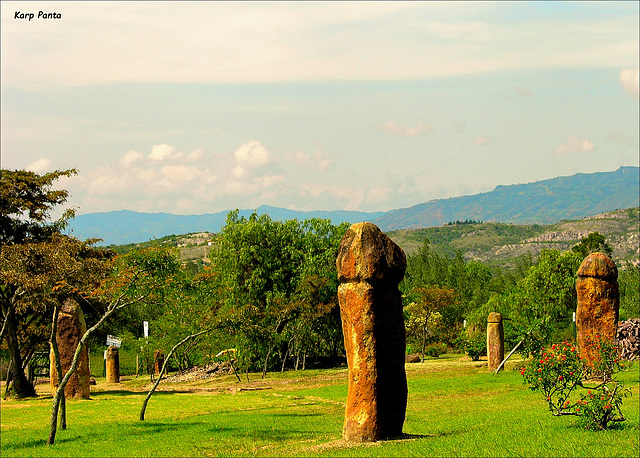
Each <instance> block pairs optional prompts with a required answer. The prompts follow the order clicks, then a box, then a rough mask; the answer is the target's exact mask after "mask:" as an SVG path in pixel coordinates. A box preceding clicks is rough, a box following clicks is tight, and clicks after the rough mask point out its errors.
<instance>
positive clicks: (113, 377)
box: [105, 346, 120, 383]
mask: <svg viewBox="0 0 640 458" xmlns="http://www.w3.org/2000/svg"><path fill="white" fill-rule="evenodd" d="M105 365H106V373H107V374H106V379H107V383H120V354H119V352H118V349H117V348H116V347H114V346H110V347H109V348H107V358H106V363H105Z"/></svg>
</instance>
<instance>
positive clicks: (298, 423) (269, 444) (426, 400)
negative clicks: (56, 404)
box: [0, 355, 639, 457]
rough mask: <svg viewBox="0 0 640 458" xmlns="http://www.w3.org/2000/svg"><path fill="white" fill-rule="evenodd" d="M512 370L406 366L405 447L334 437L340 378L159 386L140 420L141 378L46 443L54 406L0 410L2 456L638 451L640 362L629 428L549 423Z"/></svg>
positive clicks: (457, 363)
mask: <svg viewBox="0 0 640 458" xmlns="http://www.w3.org/2000/svg"><path fill="white" fill-rule="evenodd" d="M512 368H513V365H512V364H511V365H509V366H508V370H507V371H505V372H502V373H500V374H499V375H497V376H495V375H493V374H491V373H488V372H487V369H486V366H480V363H478V362H471V361H462V360H461V355H443V356H441V357H440V358H435V359H431V360H429V361H426V362H425V363H418V364H410V365H407V375H408V381H409V401H408V406H407V418H406V421H405V427H404V432H405V437H404V438H402V439H399V440H391V441H385V442H377V443H375V444H368V445H348V444H345V443H343V442H342V441H341V440H340V438H341V431H342V422H343V420H344V402H345V399H346V395H347V387H346V369H330V370H324V371H323V370H313V371H304V372H302V371H298V372H294V371H291V372H286V373H284V374H280V373H275V374H268V376H267V378H266V379H264V380H261V379H260V376H259V375H258V374H250V375H249V378H250V381H249V382H246V379H245V377H244V376H243V382H242V383H238V382H237V380H236V378H235V376H224V377H218V378H215V379H209V380H204V381H199V382H191V383H180V384H166V383H163V384H161V385H160V387H161V388H160V389H162V390H163V391H159V392H157V393H156V394H155V395H154V397H153V398H152V399H151V401H150V403H149V406H148V408H147V412H146V418H147V420H146V421H144V422H140V421H138V416H139V412H140V407H141V404H142V400H143V398H144V395H145V391H144V389H146V387H148V379H144V380H143V379H132V380H129V381H125V382H123V383H121V384H118V385H107V384H105V383H104V379H98V385H97V386H94V387H92V398H91V399H90V400H73V401H69V402H68V422H69V429H68V430H66V431H59V432H58V436H57V441H56V444H55V445H54V446H51V447H48V446H47V445H46V438H47V435H48V418H49V414H50V409H51V396H50V393H48V392H46V385H39V388H40V390H41V392H42V395H41V396H40V397H38V398H37V399H29V400H22V401H16V400H9V401H3V402H2V404H1V407H0V409H1V414H2V416H1V430H0V432H1V439H0V441H1V442H0V445H1V454H2V456H3V457H4V456H34V457H35V456H100V457H104V456H478V457H479V456H491V457H494V456H531V457H533V456H585V457H591V456H629V457H637V456H638V455H639V447H638V437H639V428H638V407H639V396H638V378H639V377H638V364H637V363H636V364H635V365H634V366H633V367H632V369H631V370H630V371H628V372H625V373H623V374H620V377H619V378H620V379H622V380H624V381H625V382H626V383H628V384H629V385H630V386H631V387H632V391H633V396H632V397H630V398H627V399H626V400H625V404H624V414H625V416H626V418H627V421H626V422H624V423H623V424H621V425H620V426H619V427H618V428H616V429H613V430H609V431H600V432H594V431H585V430H582V429H580V428H579V427H578V426H577V425H576V420H575V418H574V417H562V418H556V417H553V416H551V414H549V412H548V411H547V409H546V406H545V404H544V403H543V402H542V400H541V398H540V395H539V394H538V393H532V392H531V391H529V390H528V389H527V387H526V386H525V385H523V384H522V377H521V376H520V374H519V372H517V371H514V370H513V369H512Z"/></svg>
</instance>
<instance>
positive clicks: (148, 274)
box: [47, 248, 180, 445]
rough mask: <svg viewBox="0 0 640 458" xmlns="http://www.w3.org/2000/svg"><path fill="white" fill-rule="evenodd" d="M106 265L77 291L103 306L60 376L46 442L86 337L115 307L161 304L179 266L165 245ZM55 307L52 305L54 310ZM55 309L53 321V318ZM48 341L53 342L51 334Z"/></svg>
mask: <svg viewBox="0 0 640 458" xmlns="http://www.w3.org/2000/svg"><path fill="white" fill-rule="evenodd" d="M107 266H108V272H109V274H108V275H107V276H105V277H104V279H103V280H102V281H101V282H100V283H99V284H97V285H94V287H93V288H91V289H88V290H86V291H79V292H78V293H79V294H80V295H81V296H82V297H83V298H85V299H86V300H95V301H97V302H98V303H101V304H103V306H104V308H103V312H102V315H101V316H100V318H99V319H98V321H97V322H96V323H95V324H94V325H93V326H91V327H90V328H88V329H87V330H86V332H85V333H84V334H83V335H82V337H81V338H80V342H79V344H78V347H77V348H76V351H75V354H74V356H73V360H72V362H71V366H70V368H69V370H68V371H67V372H66V374H65V375H64V377H63V378H62V379H61V381H60V383H59V385H58V388H57V390H56V392H55V394H54V396H53V405H52V408H51V421H50V427H49V438H48V440H47V444H48V445H52V444H54V443H55V437H56V432H57V423H58V414H59V409H60V405H61V402H62V399H63V398H64V390H65V387H66V385H67V383H68V381H69V379H70V378H71V376H72V375H73V373H74V372H75V371H76V369H77V366H78V360H79V357H80V353H81V351H82V349H83V347H84V346H85V345H86V344H87V339H89V337H90V336H91V334H92V333H93V332H94V331H95V330H96V329H98V328H99V327H100V326H101V325H102V324H103V323H104V321H105V320H106V319H107V318H109V317H110V316H111V315H113V314H114V313H116V312H117V311H119V310H122V309H124V308H126V307H129V306H131V305H133V304H139V303H144V304H147V305H148V306H153V307H155V306H158V305H159V304H162V302H163V301H164V299H165V290H166V288H167V285H171V283H172V281H173V278H174V276H175V275H176V273H177V272H179V270H180V263H179V261H178V259H177V256H176V253H175V252H174V251H171V250H169V249H158V248H149V249H146V250H139V251H138V250H137V251H132V252H130V253H128V254H126V255H124V256H116V257H114V258H111V259H109V260H108V261H107ZM57 286H58V289H59V290H62V291H65V290H69V289H71V290H73V289H74V288H73V287H72V286H71V285H69V284H66V283H64V282H60V283H58V285H57ZM57 310H58V309H57V308H56V310H55V313H57ZM55 313H54V317H53V320H54V322H55V321H57V316H55ZM51 344H52V346H53V345H55V339H54V338H52V342H51Z"/></svg>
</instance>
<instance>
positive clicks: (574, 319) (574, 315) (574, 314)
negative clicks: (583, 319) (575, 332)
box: [573, 312, 576, 323]
mask: <svg viewBox="0 0 640 458" xmlns="http://www.w3.org/2000/svg"><path fill="white" fill-rule="evenodd" d="M573 322H574V323H575V322H576V312H573Z"/></svg>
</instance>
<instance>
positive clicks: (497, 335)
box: [487, 312, 504, 371]
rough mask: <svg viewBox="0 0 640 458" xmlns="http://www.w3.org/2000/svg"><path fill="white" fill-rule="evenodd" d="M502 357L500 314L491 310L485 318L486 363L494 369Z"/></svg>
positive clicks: (502, 329)
mask: <svg viewBox="0 0 640 458" xmlns="http://www.w3.org/2000/svg"><path fill="white" fill-rule="evenodd" d="M503 359H504V328H503V325H502V315H501V314H500V313H498V312H491V313H490V314H489V318H488V319H487V364H488V367H489V370H490V371H495V370H496V369H497V368H498V366H500V363H501V362H502V360H503Z"/></svg>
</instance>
